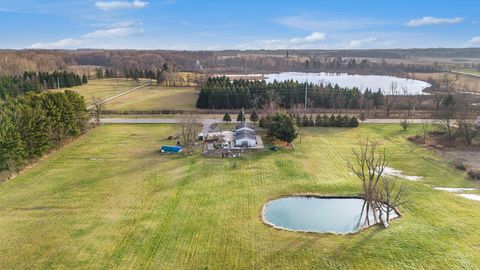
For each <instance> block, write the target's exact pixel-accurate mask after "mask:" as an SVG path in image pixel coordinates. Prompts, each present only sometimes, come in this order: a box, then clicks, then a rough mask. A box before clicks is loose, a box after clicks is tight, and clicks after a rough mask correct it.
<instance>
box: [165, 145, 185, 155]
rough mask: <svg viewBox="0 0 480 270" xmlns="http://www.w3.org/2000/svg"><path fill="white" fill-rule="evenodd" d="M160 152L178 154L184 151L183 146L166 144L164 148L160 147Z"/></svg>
mask: <svg viewBox="0 0 480 270" xmlns="http://www.w3.org/2000/svg"><path fill="white" fill-rule="evenodd" d="M160 152H162V153H167V154H177V153H181V152H182V147H181V146H168V145H164V146H162V148H160Z"/></svg>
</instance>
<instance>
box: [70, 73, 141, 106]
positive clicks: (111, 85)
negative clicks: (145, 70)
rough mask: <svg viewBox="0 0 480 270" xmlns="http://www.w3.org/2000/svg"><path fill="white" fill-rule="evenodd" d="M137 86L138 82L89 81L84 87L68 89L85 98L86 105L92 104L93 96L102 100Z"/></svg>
mask: <svg viewBox="0 0 480 270" xmlns="http://www.w3.org/2000/svg"><path fill="white" fill-rule="evenodd" d="M138 85H140V83H139V82H134V81H131V80H129V81H127V80H125V79H118V80H116V79H109V80H91V81H89V82H88V84H86V85H81V86H76V87H72V88H68V89H69V90H74V91H76V92H78V93H79V94H80V95H82V96H83V97H84V98H85V100H86V101H87V104H92V97H93V96H95V97H97V98H102V99H104V98H108V97H111V96H114V95H116V94H120V93H122V92H125V91H128V90H130V89H132V88H134V87H136V86H138Z"/></svg>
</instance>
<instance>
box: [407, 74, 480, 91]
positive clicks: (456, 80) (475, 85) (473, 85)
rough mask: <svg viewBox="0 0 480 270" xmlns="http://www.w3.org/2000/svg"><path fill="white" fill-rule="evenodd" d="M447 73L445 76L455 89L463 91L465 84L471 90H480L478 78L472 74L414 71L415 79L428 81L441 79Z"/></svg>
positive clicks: (479, 79)
mask: <svg viewBox="0 0 480 270" xmlns="http://www.w3.org/2000/svg"><path fill="white" fill-rule="evenodd" d="M445 74H447V75H446V76H447V78H448V79H449V80H450V81H451V82H452V87H453V89H454V90H456V91H460V92H463V91H465V85H467V86H468V88H469V90H470V91H471V92H480V88H479V87H480V78H475V77H472V76H467V75H461V74H454V73H441V72H437V73H414V76H415V79H417V80H422V81H428V80H429V79H433V80H437V81H442V80H443V79H444V78H445Z"/></svg>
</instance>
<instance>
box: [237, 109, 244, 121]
mask: <svg viewBox="0 0 480 270" xmlns="http://www.w3.org/2000/svg"><path fill="white" fill-rule="evenodd" d="M237 122H245V113H244V112H243V110H241V111H239V112H238V115H237Z"/></svg>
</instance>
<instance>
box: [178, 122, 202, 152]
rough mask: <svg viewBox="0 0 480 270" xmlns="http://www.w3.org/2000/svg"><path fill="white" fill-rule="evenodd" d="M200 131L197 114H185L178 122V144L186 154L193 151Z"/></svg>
mask: <svg viewBox="0 0 480 270" xmlns="http://www.w3.org/2000/svg"><path fill="white" fill-rule="evenodd" d="M201 130H202V126H201V122H200V120H199V117H198V115H197V114H185V115H183V117H182V119H181V120H180V140H181V141H180V143H181V144H182V146H183V147H184V148H185V150H186V151H185V153H186V154H192V153H193V151H194V149H195V143H196V140H197V136H198V134H199V133H200V131H201Z"/></svg>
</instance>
